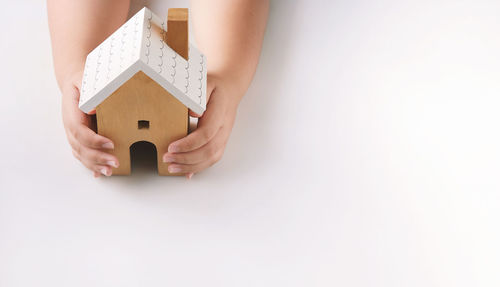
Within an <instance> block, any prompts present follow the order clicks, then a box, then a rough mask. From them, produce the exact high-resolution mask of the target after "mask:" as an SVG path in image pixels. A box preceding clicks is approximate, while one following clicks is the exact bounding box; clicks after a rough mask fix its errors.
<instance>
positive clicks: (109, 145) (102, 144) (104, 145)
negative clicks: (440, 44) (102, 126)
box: [71, 124, 114, 149]
mask: <svg viewBox="0 0 500 287" xmlns="http://www.w3.org/2000/svg"><path fill="white" fill-rule="evenodd" d="M71 131H72V133H71V134H72V136H73V138H74V139H75V141H77V142H79V143H80V144H82V145H84V146H86V147H89V148H93V149H113V148H114V144H113V142H112V141H111V140H110V139H108V138H105V137H103V136H101V135H98V134H96V133H95V132H94V131H93V130H91V129H90V128H89V127H87V126H86V125H84V124H77V125H75V126H73V127H72V128H71Z"/></svg>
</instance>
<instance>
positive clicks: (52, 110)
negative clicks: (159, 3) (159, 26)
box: [0, 0, 500, 287]
mask: <svg viewBox="0 0 500 287" xmlns="http://www.w3.org/2000/svg"><path fill="white" fill-rule="evenodd" d="M41 3H43V1H11V2H8V3H4V4H2V6H3V8H4V9H2V10H1V11H2V12H0V13H1V14H2V15H1V16H2V17H0V19H1V20H0V21H2V23H1V24H3V25H4V26H5V25H13V24H16V29H2V30H1V32H0V33H1V39H3V40H2V41H1V42H0V52H1V53H2V55H4V56H6V57H3V58H2V64H3V66H2V72H1V73H2V74H1V77H0V79H1V81H2V82H1V86H2V88H3V91H2V99H3V100H2V104H1V105H0V115H1V121H0V128H1V129H2V131H3V133H2V135H3V136H2V139H3V140H2V141H0V152H1V156H2V160H1V162H0V190H1V191H0V286H2V287H4V286H5V287H14V286H30V287H32V286H165V285H168V286H381V287H382V286H383V287H387V286H397V287H400V286H418V287H421V286H467V287H470V286H481V287H483V286H500V279H499V273H498V270H499V266H500V259H499V258H500V247H499V242H500V233H499V224H498V218H499V217H500V209H499V203H500V198H499V197H500V196H499V190H500V182H499V178H500V176H499V172H500V152H499V147H500V136H499V131H498V129H499V128H498V123H499V120H500V113H499V112H498V107H499V104H500V98H499V94H500V81H499V79H500V68H499V67H500V53H499V51H500V39H499V35H500V34H499V32H500V23H499V21H498V15H499V12H500V2H498V1H478V0H474V1H473V0H467V1H465V0H464V1H445V0H433V1H427V0H425V1H408V0H385V1H384V0H382V1H321V3H320V2H319V1H318V2H317V4H312V3H313V1H308V0H301V1H294V2H293V3H291V2H290V1H280V0H273V1H272V9H271V15H270V20H269V26H268V30H267V34H266V40H265V44H264V50H263V55H262V59H261V64H260V66H259V69H258V72H257V75H256V77H255V81H254V82H253V84H252V86H251V88H250V90H249V92H248V94H247V95H246V97H245V99H244V100H243V102H242V104H241V106H240V110H239V114H238V118H237V121H236V125H235V127H234V131H233V134H232V137H231V140H230V142H229V144H228V146H227V149H226V153H225V155H224V158H223V160H222V161H221V162H219V163H218V164H217V165H215V166H214V167H212V168H211V169H210V170H207V171H206V172H203V173H201V174H197V175H195V176H194V177H193V180H191V181H186V180H185V179H183V178H164V177H158V176H156V175H155V174H154V172H152V171H147V170H142V171H141V172H136V173H135V174H134V175H133V176H131V177H115V178H106V179H98V180H95V179H93V178H92V175H91V173H90V172H88V171H86V170H85V169H84V168H83V167H82V166H81V165H80V164H79V163H78V162H77V161H76V160H75V159H74V158H73V157H72V156H71V153H70V149H69V146H68V144H67V143H66V139H65V135H64V131H63V127H62V123H61V120H60V118H61V117H60V94H59V91H58V89H57V87H56V83H55V79H54V76H53V72H52V65H51V58H50V44H49V37H48V31H47V24H46V14H45V9H44V8H43V5H44V4H41ZM172 5H175V4H172ZM11 11H22V13H11ZM155 11H156V10H155ZM164 11H165V12H166V9H165V10H164ZM159 15H160V16H163V15H161V12H159ZM35 47H36V48H35ZM311 58H313V59H315V60H313V61H311ZM304 71H309V72H307V73H304ZM41 107H42V108H41Z"/></svg>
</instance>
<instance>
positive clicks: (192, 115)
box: [189, 110, 203, 118]
mask: <svg viewBox="0 0 500 287" xmlns="http://www.w3.org/2000/svg"><path fill="white" fill-rule="evenodd" d="M189 115H190V116H191V117H193V118H199V117H201V116H203V113H202V114H201V115H200V114H197V113H195V112H193V111H192V110H189Z"/></svg>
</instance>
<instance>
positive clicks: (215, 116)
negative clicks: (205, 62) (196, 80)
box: [163, 75, 240, 179]
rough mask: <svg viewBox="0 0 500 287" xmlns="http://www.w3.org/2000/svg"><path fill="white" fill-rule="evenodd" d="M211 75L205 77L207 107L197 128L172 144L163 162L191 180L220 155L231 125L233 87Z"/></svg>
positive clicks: (234, 106) (235, 98) (234, 98)
mask: <svg viewBox="0 0 500 287" xmlns="http://www.w3.org/2000/svg"><path fill="white" fill-rule="evenodd" d="M232 86H233V85H231V84H229V83H224V81H223V80H220V79H217V78H215V77H212V76H210V75H209V76H208V77H207V98H208V99H207V108H206V111H205V112H204V113H203V115H201V116H199V115H196V114H194V113H192V112H190V115H191V116H194V117H198V127H197V129H196V130H195V131H194V132H192V133H190V134H189V135H187V136H186V137H184V138H182V139H180V140H177V141H175V142H173V143H171V144H170V145H169V146H168V152H166V153H165V154H164V155H163V162H167V163H170V165H169V167H168V171H169V172H171V173H185V174H186V177H187V178H188V179H190V178H191V177H192V176H193V174H194V173H197V172H200V171H202V170H204V169H206V168H208V167H210V166H212V165H214V164H215V163H216V162H217V161H219V160H220V159H221V158H222V155H223V154H224V149H225V148H226V143H227V141H228V139H229V135H230V134H231V130H232V128H233V124H234V119H235V117H236V110H237V107H238V101H239V100H238V99H239V98H240V97H238V96H236V95H235V94H234V93H238V91H237V89H236V88H235V87H232Z"/></svg>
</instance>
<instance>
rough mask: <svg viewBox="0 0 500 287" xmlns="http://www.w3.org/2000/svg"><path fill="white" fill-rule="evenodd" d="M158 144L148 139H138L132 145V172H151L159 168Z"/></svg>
mask: <svg viewBox="0 0 500 287" xmlns="http://www.w3.org/2000/svg"><path fill="white" fill-rule="evenodd" d="M156 155H157V152H156V146H155V145H154V144H152V143H150V142H148V141H138V142H135V143H133V144H132V145H131V146H130V168H131V170H132V173H134V172H139V173H151V171H155V172H156V171H157V170H158V161H157V158H156Z"/></svg>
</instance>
